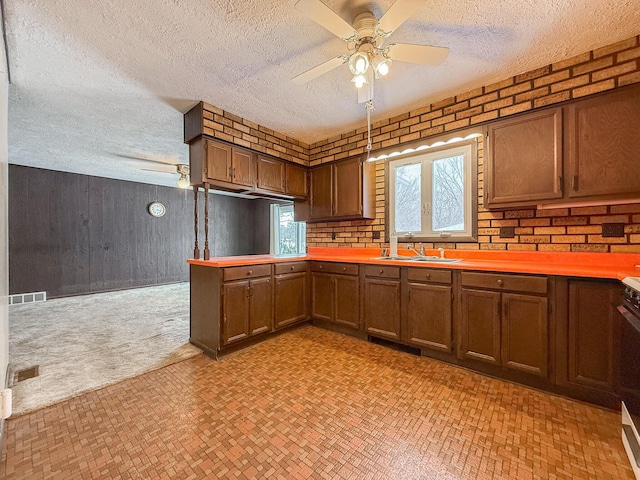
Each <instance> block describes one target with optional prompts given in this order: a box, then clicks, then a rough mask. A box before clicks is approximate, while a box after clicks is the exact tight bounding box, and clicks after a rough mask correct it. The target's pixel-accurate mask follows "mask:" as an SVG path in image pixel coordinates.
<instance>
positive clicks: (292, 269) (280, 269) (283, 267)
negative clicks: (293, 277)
mask: <svg viewBox="0 0 640 480" xmlns="http://www.w3.org/2000/svg"><path fill="white" fill-rule="evenodd" d="M306 271H307V262H291V263H276V264H275V265H274V274H275V275H282V274H283V273H298V272H306Z"/></svg>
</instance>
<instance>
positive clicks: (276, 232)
mask: <svg viewBox="0 0 640 480" xmlns="http://www.w3.org/2000/svg"><path fill="white" fill-rule="evenodd" d="M283 208H286V209H291V213H293V203H290V204H279V203H272V204H271V205H269V254H270V255H274V256H287V255H289V256H299V255H305V254H306V252H307V224H306V222H296V221H295V220H294V222H293V223H294V224H295V225H296V247H297V248H296V250H297V252H294V253H279V252H278V251H277V250H279V246H280V211H281V210H282V209H283Z"/></svg>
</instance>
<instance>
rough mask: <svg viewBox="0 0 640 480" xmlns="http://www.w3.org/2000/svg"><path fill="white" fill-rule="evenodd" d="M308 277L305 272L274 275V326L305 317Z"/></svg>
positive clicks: (290, 322)
mask: <svg viewBox="0 0 640 480" xmlns="http://www.w3.org/2000/svg"><path fill="white" fill-rule="evenodd" d="M308 279H309V275H308V274H307V273H306V272H303V273H292V274H289V275H282V276H279V277H276V279H275V282H276V301H275V328H280V327H284V326H286V325H290V324H292V323H296V322H300V321H303V320H306V319H307V312H308V308H307V297H308V294H307V282H308ZM325 301H327V300H325ZM327 303H329V304H330V303H331V302H330V301H327Z"/></svg>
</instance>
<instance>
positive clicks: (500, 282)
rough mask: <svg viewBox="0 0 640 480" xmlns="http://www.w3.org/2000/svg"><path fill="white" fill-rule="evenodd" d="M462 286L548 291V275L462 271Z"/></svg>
mask: <svg viewBox="0 0 640 480" xmlns="http://www.w3.org/2000/svg"><path fill="white" fill-rule="evenodd" d="M462 286H463V287H480V288H490V289H492V290H510V291H514V292H529V293H547V277H534V276H529V275H509V274H504V273H475V272H462Z"/></svg>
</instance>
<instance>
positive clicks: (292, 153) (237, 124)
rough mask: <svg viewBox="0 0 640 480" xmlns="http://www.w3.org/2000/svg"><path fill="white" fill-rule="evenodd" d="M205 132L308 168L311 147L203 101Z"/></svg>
mask: <svg viewBox="0 0 640 480" xmlns="http://www.w3.org/2000/svg"><path fill="white" fill-rule="evenodd" d="M202 116H203V117H204V118H203V133H204V134H205V135H208V136H210V137H213V138H218V139H220V140H224V141H225V142H229V143H233V144H235V145H239V146H241V147H246V148H250V149H252V150H255V151H256V152H262V153H265V154H267V155H271V156H274V157H278V158H282V159H283V160H289V161H290V162H294V163H299V164H302V165H309V145H307V144H306V143H303V142H299V141H298V140H296V139H294V138H291V137H288V136H286V135H284V134H282V133H280V132H276V131H274V130H271V129H269V128H266V127H263V126H262V125H258V124H257V123H254V122H251V121H249V120H247V119H246V118H242V117H239V116H237V115H234V114H233V113H229V112H227V111H225V110H222V109H220V108H218V107H214V106H213V105H210V104H208V103H205V102H203V112H202Z"/></svg>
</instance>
